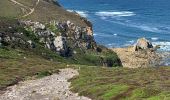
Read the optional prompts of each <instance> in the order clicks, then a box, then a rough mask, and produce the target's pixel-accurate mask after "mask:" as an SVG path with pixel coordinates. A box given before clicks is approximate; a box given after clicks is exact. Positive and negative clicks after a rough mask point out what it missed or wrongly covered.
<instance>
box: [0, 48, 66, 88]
mask: <svg viewBox="0 0 170 100" xmlns="http://www.w3.org/2000/svg"><path fill="white" fill-rule="evenodd" d="M0 62H1V63H0V89H3V88H4V87H6V86H9V85H13V84H16V83H17V82H18V81H21V80H24V79H25V78H26V77H30V76H34V75H40V76H42V75H44V76H46V75H50V74H51V73H53V72H58V69H61V68H64V67H66V64H64V63H59V62H57V61H55V62H53V61H49V60H47V59H44V58H43V57H40V56H36V55H33V54H30V53H29V52H25V51H22V50H19V49H16V50H12V49H10V50H7V49H0Z"/></svg>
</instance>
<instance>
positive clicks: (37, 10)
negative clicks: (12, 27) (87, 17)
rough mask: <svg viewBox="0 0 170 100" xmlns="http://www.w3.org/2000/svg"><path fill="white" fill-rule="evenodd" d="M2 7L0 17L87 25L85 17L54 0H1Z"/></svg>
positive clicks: (0, 5)
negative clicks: (66, 8) (64, 7)
mask: <svg viewBox="0 0 170 100" xmlns="http://www.w3.org/2000/svg"><path fill="white" fill-rule="evenodd" d="M17 2H18V3H17ZM0 7H1V10H0V17H7V18H19V19H25V20H32V21H38V22H49V21H51V20H58V21H67V20H70V21H71V22H73V23H75V24H76V25H79V26H86V25H87V23H86V22H84V21H82V20H84V18H82V17H80V16H79V15H76V14H74V13H70V12H67V11H66V10H64V9H63V8H62V7H61V6H60V5H59V4H58V3H57V2H54V1H53V0H1V1H0ZM31 10H33V11H31ZM29 13H30V14H29ZM27 14H29V15H27Z"/></svg>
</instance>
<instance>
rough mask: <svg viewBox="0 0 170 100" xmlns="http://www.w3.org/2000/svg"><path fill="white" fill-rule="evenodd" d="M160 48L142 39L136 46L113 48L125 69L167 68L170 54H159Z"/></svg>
mask: <svg viewBox="0 0 170 100" xmlns="http://www.w3.org/2000/svg"><path fill="white" fill-rule="evenodd" d="M158 48H159V47H158V46H155V47H154V46H153V45H152V43H151V42H150V41H148V40H147V39H145V38H140V39H138V40H137V42H136V44H134V46H129V47H124V48H113V49H112V50H113V51H114V52H116V53H117V54H118V56H119V58H120V59H121V63H122V65H123V67H126V68H148V67H159V66H166V63H167V61H166V60H168V58H169V54H170V53H168V52H159V51H157V49H158Z"/></svg>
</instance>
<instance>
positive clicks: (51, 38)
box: [0, 21, 96, 56]
mask: <svg viewBox="0 0 170 100" xmlns="http://www.w3.org/2000/svg"><path fill="white" fill-rule="evenodd" d="M18 23H19V27H17V28H16V27H15V28H14V29H15V30H14V31H12V32H3V33H1V34H0V37H1V44H2V45H3V44H6V45H11V44H13V43H14V45H13V46H17V45H20V47H21V46H22V45H24V46H26V47H29V48H33V47H36V45H39V44H40V45H43V46H44V47H46V48H48V49H50V50H53V51H55V52H56V53H59V54H60V55H62V56H69V55H72V51H73V50H74V49H75V48H81V49H82V50H86V49H95V48H96V43H95V41H94V38H93V31H92V29H91V27H88V26H87V27H80V26H76V25H75V24H74V23H71V22H70V21H66V22H57V21H51V22H49V23H46V24H42V23H40V22H32V21H19V22H18ZM16 29H18V30H16Z"/></svg>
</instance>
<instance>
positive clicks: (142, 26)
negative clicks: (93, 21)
mask: <svg viewBox="0 0 170 100" xmlns="http://www.w3.org/2000/svg"><path fill="white" fill-rule="evenodd" d="M106 21H109V22H113V23H116V24H119V25H124V26H127V27H133V28H137V29H140V30H143V31H148V32H154V33H162V34H167V33H168V34H169V33H170V32H169V30H168V31H166V30H161V29H159V26H154V25H148V24H139V23H133V22H130V21H127V22H120V21H110V20H106ZM162 27H163V26H162Z"/></svg>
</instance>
